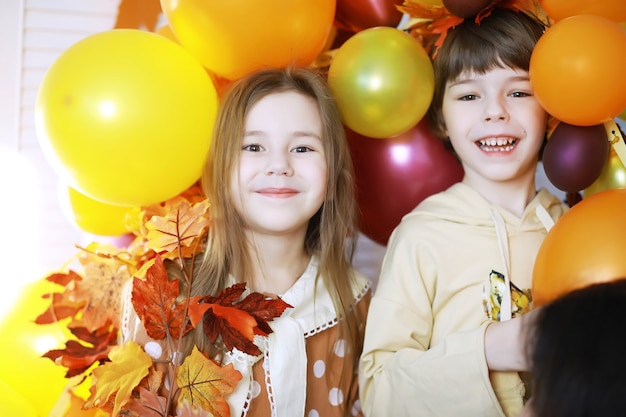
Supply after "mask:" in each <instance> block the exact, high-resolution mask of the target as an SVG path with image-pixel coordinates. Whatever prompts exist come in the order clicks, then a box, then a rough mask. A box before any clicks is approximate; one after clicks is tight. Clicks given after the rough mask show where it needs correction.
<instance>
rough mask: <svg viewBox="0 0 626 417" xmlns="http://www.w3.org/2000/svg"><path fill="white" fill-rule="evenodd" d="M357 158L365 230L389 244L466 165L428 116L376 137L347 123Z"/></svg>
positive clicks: (358, 185)
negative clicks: (418, 209)
mask: <svg viewBox="0 0 626 417" xmlns="http://www.w3.org/2000/svg"><path fill="white" fill-rule="evenodd" d="M346 133H347V136H348V143H349V145H350V153H351V155H352V160H353V161H354V168H355V174H356V183H357V199H358V202H359V209H360V219H359V221H360V223H359V227H360V229H361V232H362V233H363V234H365V235H366V236H367V237H369V238H370V239H372V240H374V241H376V242H378V243H380V244H382V245H386V244H387V240H388V239H389V236H390V235H391V232H392V231H393V229H394V228H395V227H396V226H397V225H398V224H399V223H400V220H401V219H402V217H403V216H404V215H405V214H407V213H408V212H410V211H411V210H412V209H413V208H415V206H417V204H419V203H420V202H421V201H422V200H423V199H424V198H426V197H428V196H429V195H431V194H434V193H437V192H439V191H443V190H445V189H446V188H448V187H449V186H451V185H452V184H454V183H456V182H458V181H460V180H461V179H462V178H463V168H462V167H461V164H460V163H459V162H458V161H457V159H456V158H455V156H454V155H453V154H452V153H451V152H450V151H448V150H447V149H446V147H445V146H444V144H443V142H442V141H440V140H439V139H438V138H437V137H436V136H435V135H434V134H433V133H432V131H431V130H430V127H429V126H428V123H427V122H426V120H422V121H421V122H419V123H418V124H417V125H416V126H415V127H413V128H412V129H410V130H409V131H408V132H405V133H403V134H401V135H398V136H394V137H393V138H388V139H373V138H368V137H365V136H362V135H360V134H358V133H356V132H354V131H352V130H350V129H348V128H346Z"/></svg>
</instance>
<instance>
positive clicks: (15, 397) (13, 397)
mask: <svg viewBox="0 0 626 417" xmlns="http://www.w3.org/2000/svg"><path fill="white" fill-rule="evenodd" d="M0 415H2V416H3V417H39V415H38V414H37V408H35V405H34V404H32V403H30V402H29V401H28V400H27V399H26V398H24V396H23V395H21V394H20V393H19V392H17V391H15V390H14V389H13V388H12V387H11V386H10V385H9V384H7V383H6V382H4V381H2V380H0Z"/></svg>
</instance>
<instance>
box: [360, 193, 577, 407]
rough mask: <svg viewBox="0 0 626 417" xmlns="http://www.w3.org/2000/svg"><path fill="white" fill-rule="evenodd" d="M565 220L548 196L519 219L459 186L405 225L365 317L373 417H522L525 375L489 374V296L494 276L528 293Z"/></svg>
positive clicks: (363, 367)
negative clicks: (548, 239) (551, 236)
mask: <svg viewBox="0 0 626 417" xmlns="http://www.w3.org/2000/svg"><path fill="white" fill-rule="evenodd" d="M566 210H567V207H566V206H565V205H564V204H563V203H561V202H560V201H559V200H558V199H557V198H556V197H555V196H553V195H552V194H550V193H549V192H548V191H546V190H545V189H542V190H540V191H539V192H538V193H537V195H536V196H535V198H534V199H533V200H532V201H531V202H530V203H529V204H528V206H527V207H526V209H525V211H524V213H523V215H522V217H521V218H518V217H517V216H515V215H513V214H512V213H510V212H508V211H507V210H504V209H502V208H499V207H496V206H493V205H491V204H490V203H489V202H488V201H486V200H485V199H484V198H483V197H482V196H481V195H480V194H479V193H477V192H476V191H475V190H473V189H472V188H470V187H469V186H467V185H465V184H463V183H457V184H455V185H453V186H452V187H450V188H449V189H448V190H446V191H444V192H442V193H438V194H435V195H433V196H431V197H429V198H427V199H425V200H424V201H423V202H422V203H420V204H419V205H418V206H417V207H416V208H415V209H414V210H413V211H412V212H411V213H409V214H407V215H406V216H405V217H404V218H403V219H402V221H401V223H400V224H399V225H398V227H397V228H396V230H394V232H393V233H392V235H391V237H390V239H389V244H388V247H387V252H386V254H385V258H384V260H383V265H382V268H381V274H380V278H379V281H378V286H377V288H376V292H375V294H374V296H373V298H372V301H371V305H370V309H369V313H368V319H367V325H366V331H365V342H364V348H363V354H362V356H361V363H360V369H359V386H360V395H361V402H362V406H363V411H364V413H365V415H366V416H367V417H386V416H393V417H401V416H420V417H427V416H436V417H454V416H462V417H468V416H472V417H474V416H476V417H478V416H480V417H491V416H494V417H504V416H506V417H511V416H515V415H517V414H519V412H520V411H521V408H522V406H523V396H524V385H523V383H522V381H521V380H520V378H519V376H518V374H517V373H513V372H506V373H504V372H492V373H491V375H490V372H489V370H488V369H487V363H486V359H485V355H484V332H485V328H486V325H487V323H488V318H487V314H486V312H485V307H484V306H483V289H484V287H485V283H486V282H488V280H489V276H490V274H491V273H492V271H497V272H498V273H500V274H503V275H506V276H507V280H510V282H512V283H514V284H515V286H516V287H517V288H520V289H523V290H527V289H529V288H530V287H531V279H532V270H533V265H534V260H535V256H536V254H537V251H538V250H539V247H540V245H541V242H542V241H543V239H544V237H545V235H546V233H547V228H549V227H550V225H551V224H550V223H551V222H554V221H556V220H557V219H558V218H559V217H560V216H561V215H562V214H563V213H564V212H565V211H566Z"/></svg>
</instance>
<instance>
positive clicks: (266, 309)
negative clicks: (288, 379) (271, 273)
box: [189, 283, 291, 355]
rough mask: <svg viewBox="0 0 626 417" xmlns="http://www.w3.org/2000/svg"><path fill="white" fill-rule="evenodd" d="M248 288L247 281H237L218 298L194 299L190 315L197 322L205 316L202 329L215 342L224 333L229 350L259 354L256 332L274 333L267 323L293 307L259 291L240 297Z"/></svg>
mask: <svg viewBox="0 0 626 417" xmlns="http://www.w3.org/2000/svg"><path fill="white" fill-rule="evenodd" d="M245 289H246V284H245V283H239V284H234V285H232V286H230V287H228V288H225V289H224V290H222V291H221V292H220V293H219V294H218V295H217V296H216V297H212V296H206V297H204V298H201V299H199V300H198V301H197V302H196V300H193V301H194V302H192V303H190V305H189V315H190V317H191V320H192V322H193V323H194V325H195V324H197V323H198V322H199V321H200V320H202V319H204V324H203V329H204V332H205V333H206V335H207V336H208V338H209V340H210V341H211V342H212V343H215V341H216V340H217V338H218V336H221V338H222V341H223V342H224V345H225V346H226V347H227V348H228V349H233V348H237V349H239V350H240V351H242V352H245V353H248V354H250V355H259V354H261V351H260V350H259V348H258V347H257V346H256V345H255V344H254V335H261V336H267V335H268V334H270V333H272V329H271V327H270V326H269V324H268V322H269V321H272V320H273V319H274V318H276V317H279V316H280V315H282V314H283V312H284V311H285V309H286V308H288V307H291V306H290V305H289V304H287V303H286V302H284V301H283V300H281V299H280V298H277V299H273V298H268V297H265V296H264V295H263V294H260V293H256V292H255V293H251V294H248V295H247V296H246V297H245V298H244V299H242V300H240V298H241V295H242V294H243V292H244V291H245Z"/></svg>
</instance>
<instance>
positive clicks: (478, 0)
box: [442, 0, 496, 19]
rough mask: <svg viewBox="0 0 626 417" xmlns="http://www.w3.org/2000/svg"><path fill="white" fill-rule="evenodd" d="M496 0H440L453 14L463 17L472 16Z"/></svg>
mask: <svg viewBox="0 0 626 417" xmlns="http://www.w3.org/2000/svg"><path fill="white" fill-rule="evenodd" d="M493 1H496V0H442V3H443V5H444V6H445V8H446V9H448V10H449V11H450V13H452V14H453V15H456V16H460V17H462V18H464V19H467V18H468V17H474V16H476V15H477V14H478V12H480V11H481V10H482V9H484V8H485V7H487V6H489V5H490V4H491V3H493Z"/></svg>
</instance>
